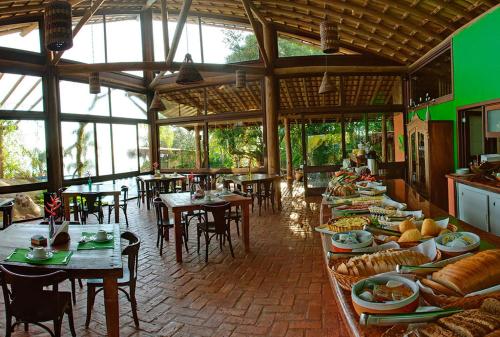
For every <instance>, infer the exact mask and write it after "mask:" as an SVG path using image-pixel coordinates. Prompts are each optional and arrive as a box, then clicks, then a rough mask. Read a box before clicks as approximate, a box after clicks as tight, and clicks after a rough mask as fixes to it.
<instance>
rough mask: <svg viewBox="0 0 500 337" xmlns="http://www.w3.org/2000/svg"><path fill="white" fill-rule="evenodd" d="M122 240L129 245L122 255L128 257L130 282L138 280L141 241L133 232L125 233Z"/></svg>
mask: <svg viewBox="0 0 500 337" xmlns="http://www.w3.org/2000/svg"><path fill="white" fill-rule="evenodd" d="M121 238H122V239H125V240H128V245H127V246H126V247H125V248H124V249H123V250H122V255H126V256H127V259H128V261H127V264H128V270H129V272H130V281H131V282H135V281H136V280H137V269H138V265H139V248H140V247H141V239H140V238H139V237H138V236H137V235H135V234H134V233H132V232H129V231H127V232H123V233H122V235H121Z"/></svg>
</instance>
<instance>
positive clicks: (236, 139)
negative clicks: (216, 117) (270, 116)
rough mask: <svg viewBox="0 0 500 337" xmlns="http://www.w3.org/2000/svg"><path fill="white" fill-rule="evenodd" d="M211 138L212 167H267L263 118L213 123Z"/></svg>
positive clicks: (211, 124) (211, 125) (209, 134)
mask: <svg viewBox="0 0 500 337" xmlns="http://www.w3.org/2000/svg"><path fill="white" fill-rule="evenodd" d="M208 138H209V143H208V146H209V154H210V158H209V162H210V167H211V168H241V167H249V166H251V167H262V166H263V165H264V142H263V129H262V121H261V120H260V119H258V120H242V121H237V122H236V121H228V122H219V123H215V122H212V123H209V129H208Z"/></svg>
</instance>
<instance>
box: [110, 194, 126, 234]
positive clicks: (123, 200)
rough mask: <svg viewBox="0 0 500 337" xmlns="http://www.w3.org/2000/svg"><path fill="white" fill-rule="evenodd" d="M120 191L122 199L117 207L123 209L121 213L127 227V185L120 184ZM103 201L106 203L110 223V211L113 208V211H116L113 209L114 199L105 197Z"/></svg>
mask: <svg viewBox="0 0 500 337" xmlns="http://www.w3.org/2000/svg"><path fill="white" fill-rule="evenodd" d="M121 191H122V193H121V194H122V196H123V199H122V201H121V202H120V203H119V206H118V207H119V208H121V209H122V210H123V214H124V215H125V223H126V224H127V227H128V217H127V200H128V187H127V186H122V187H121ZM105 203H106V204H107V205H108V223H110V221H111V211H112V210H115V212H116V211H117V210H116V209H115V201H114V199H111V198H110V199H106V201H105Z"/></svg>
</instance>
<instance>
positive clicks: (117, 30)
mask: <svg viewBox="0 0 500 337" xmlns="http://www.w3.org/2000/svg"><path fill="white" fill-rule="evenodd" d="M138 18H139V16H138V15H137V19H133V20H132V19H127V20H119V21H113V19H114V18H113V16H110V15H109V16H106V41H107V48H106V51H107V54H108V62H133V61H142V38H141V23H140V20H139V19H138ZM125 37H126V38H125ZM126 73H129V74H133V75H136V76H142V71H126Z"/></svg>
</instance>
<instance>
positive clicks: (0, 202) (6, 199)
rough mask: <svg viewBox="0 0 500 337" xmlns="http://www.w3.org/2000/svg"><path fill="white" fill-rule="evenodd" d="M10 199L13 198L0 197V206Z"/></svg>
mask: <svg viewBox="0 0 500 337" xmlns="http://www.w3.org/2000/svg"><path fill="white" fill-rule="evenodd" d="M11 201H14V199H12V198H0V207H2V206H3V205H6V204H8V203H9V202H11Z"/></svg>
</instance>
